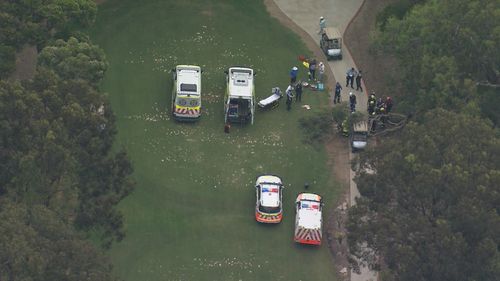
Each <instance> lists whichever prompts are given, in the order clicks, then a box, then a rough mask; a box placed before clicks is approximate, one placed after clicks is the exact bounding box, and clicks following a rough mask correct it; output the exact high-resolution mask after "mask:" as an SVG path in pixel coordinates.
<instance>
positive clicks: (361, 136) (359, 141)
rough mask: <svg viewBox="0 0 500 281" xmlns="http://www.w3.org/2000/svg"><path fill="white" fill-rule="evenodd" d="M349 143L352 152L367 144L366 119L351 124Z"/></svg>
mask: <svg viewBox="0 0 500 281" xmlns="http://www.w3.org/2000/svg"><path fill="white" fill-rule="evenodd" d="M350 143H351V149H352V152H356V151H358V150H362V149H364V148H365V147H366V145H367V144H368V122H367V121H366V120H364V121H360V122H357V123H354V124H353V126H352V132H351V141H350Z"/></svg>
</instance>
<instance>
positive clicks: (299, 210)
mask: <svg viewBox="0 0 500 281" xmlns="http://www.w3.org/2000/svg"><path fill="white" fill-rule="evenodd" d="M322 207H323V201H322V200H321V196H319V195H317V194H314V193H300V194H299V195H298V196H297V200H296V201H295V211H296V215H295V235H294V240H295V242H297V243H301V244H312V245H321V238H322V218H321V212H322Z"/></svg>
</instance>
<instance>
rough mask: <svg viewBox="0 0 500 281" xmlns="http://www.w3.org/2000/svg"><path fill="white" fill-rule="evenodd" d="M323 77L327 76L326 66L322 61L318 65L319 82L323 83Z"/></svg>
mask: <svg viewBox="0 0 500 281" xmlns="http://www.w3.org/2000/svg"><path fill="white" fill-rule="evenodd" d="M323 75H325V64H324V63H323V62H322V61H320V62H319V64H318V81H319V82H323Z"/></svg>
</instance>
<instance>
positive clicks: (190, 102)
mask: <svg viewBox="0 0 500 281" xmlns="http://www.w3.org/2000/svg"><path fill="white" fill-rule="evenodd" d="M175 104H177V105H180V106H188V107H194V106H199V105H200V103H199V101H198V99H193V98H181V97H178V98H177V99H176V100H175Z"/></svg>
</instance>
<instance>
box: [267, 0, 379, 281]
mask: <svg viewBox="0 0 500 281" xmlns="http://www.w3.org/2000/svg"><path fill="white" fill-rule="evenodd" d="M273 1H274V2H275V3H276V4H277V6H278V7H279V8H280V9H281V11H283V13H284V14H286V15H287V16H288V17H289V18H290V19H291V20H292V21H293V22H294V23H295V24H297V25H298V26H299V27H301V28H302V29H303V30H304V31H305V32H306V33H308V34H309V35H310V36H311V37H312V38H313V39H314V40H316V44H317V45H318V46H319V39H320V36H319V35H318V31H319V18H320V17H321V16H323V17H325V19H326V26H327V27H329V26H333V27H337V28H338V29H339V30H340V31H341V32H342V33H344V31H345V29H346V28H347V26H348V25H349V23H350V21H351V19H352V18H354V17H355V16H356V13H357V12H358V11H359V9H360V8H361V5H362V4H363V1H364V0H273ZM348 47H349V46H346V45H345V42H344V46H343V59H342V60H340V61H329V62H328V66H329V67H330V69H331V70H332V72H333V75H334V78H335V80H336V81H338V82H340V83H341V84H342V87H344V89H343V91H342V100H343V101H347V100H348V95H349V92H351V91H352V92H353V93H354V94H356V97H357V106H356V109H357V110H360V111H362V112H366V105H367V95H366V90H367V89H366V87H365V86H364V83H363V89H364V90H365V92H359V91H355V90H354V89H351V88H347V87H345V76H346V71H347V70H348V69H349V68H351V67H354V68H356V69H358V67H357V66H356V64H355V62H354V60H353V58H352V56H351V53H350V52H349V49H348ZM352 157H353V155H350V158H351V159H352ZM350 174H351V184H350V202H349V203H350V205H353V204H355V198H356V197H358V196H359V191H358V189H357V187H356V184H355V183H354V182H353V181H352V178H353V177H354V171H352V170H351V171H350ZM375 280H377V274H376V273H374V272H371V271H370V270H368V269H367V268H366V267H363V268H361V274H356V273H354V272H351V281H375Z"/></svg>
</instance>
